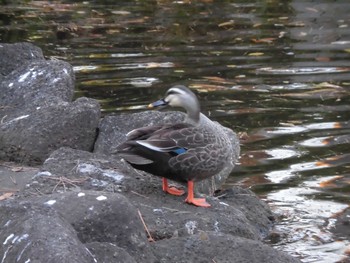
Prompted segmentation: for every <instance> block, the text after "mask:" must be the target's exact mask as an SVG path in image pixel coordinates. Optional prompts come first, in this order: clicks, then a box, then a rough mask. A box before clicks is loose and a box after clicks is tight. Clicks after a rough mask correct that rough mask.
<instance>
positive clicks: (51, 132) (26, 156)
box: [0, 98, 100, 164]
mask: <svg viewBox="0 0 350 263" xmlns="http://www.w3.org/2000/svg"><path fill="white" fill-rule="evenodd" d="M99 118H100V109H99V105H98V103H97V102H96V101H95V100H91V99H87V98H79V99H78V100H76V101H74V102H73V103H67V102H63V101H58V102H57V103H52V104H49V105H42V106H40V107H38V108H35V109H33V108H27V109H26V111H25V112H23V113H22V115H21V116H18V117H15V118H11V119H8V118H5V119H4V118H3V120H4V121H3V122H2V123H1V124H0V149H1V151H0V159H3V160H11V161H18V162H22V163H28V164H36V163H41V162H43V161H44V160H45V158H47V157H48V156H49V154H50V153H51V152H52V151H54V150H56V149H58V148H60V147H62V146H70V147H73V148H77V149H82V150H86V151H91V150H92V149H93V145H94V139H95V136H96V127H97V125H98V121H99Z"/></svg>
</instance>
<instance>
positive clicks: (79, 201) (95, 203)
mask: <svg viewBox="0 0 350 263" xmlns="http://www.w3.org/2000/svg"><path fill="white" fill-rule="evenodd" d="M33 202H36V203H38V205H41V204H46V205H50V206H51V207H52V208H53V209H55V210H56V211H58V212H59V213H60V214H61V215H62V217H64V219H65V220H66V221H67V222H68V223H69V224H70V225H72V227H73V228H74V229H75V230H76V231H77V235H78V237H79V239H80V241H81V242H83V243H84V244H85V243H92V242H99V243H111V244H114V245H115V246H117V247H120V248H123V249H124V250H125V251H126V252H127V253H129V254H130V255H131V256H133V258H134V259H135V260H136V262H154V261H155V258H154V256H153V254H152V252H151V249H150V247H149V242H148V241H147V237H146V235H145V231H144V228H143V226H142V223H141V220H140V217H139V215H138V213H137V210H136V208H135V207H134V206H133V205H132V204H131V203H130V202H129V201H128V199H126V198H125V197H124V196H123V195H120V194H117V193H106V192H100V191H99V192H95V191H80V192H66V193H62V194H53V195H45V196H43V197H39V198H35V199H33ZM102 246H103V245H102ZM94 247H95V250H96V249H97V246H94ZM118 251H119V252H121V250H118ZM111 252H113V253H112V255H113V254H114V253H115V252H116V250H114V249H113V250H111ZM98 253H101V252H98ZM105 253H106V251H105ZM127 253H126V254H127ZM126 254H125V253H121V255H120V256H123V257H124V256H125V257H127V256H126ZM109 257H110V259H112V258H113V257H112V256H111V255H109ZM129 257H130V256H129ZM120 262H124V261H120Z"/></svg>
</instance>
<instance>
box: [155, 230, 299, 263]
mask: <svg viewBox="0 0 350 263" xmlns="http://www.w3.org/2000/svg"><path fill="white" fill-rule="evenodd" d="M154 246H155V248H156V249H155V250H154V251H155V253H156V256H157V258H158V261H159V262H176V263H190V262H220V263H225V262H227V263H235V262H237V263H238V262H239V263H261V262H268V263H281V262H283V263H293V262H294V263H297V262H300V261H299V260H297V259H295V258H293V257H291V256H289V255H286V254H283V253H280V252H278V251H276V250H274V249H272V248H271V247H269V246H267V245H264V244H262V243H260V242H257V241H254V240H249V239H246V238H241V237H234V236H231V235H225V234H222V233H215V232H214V233H213V232H201V233H198V234H195V235H192V236H189V237H184V238H171V239H168V240H162V241H160V242H156V243H155V244H154Z"/></svg>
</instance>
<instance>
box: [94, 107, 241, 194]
mask: <svg viewBox="0 0 350 263" xmlns="http://www.w3.org/2000/svg"><path fill="white" fill-rule="evenodd" d="M184 118H185V114H184V113H182V112H159V111H146V112H140V113H134V114H120V115H117V116H114V115H109V116H106V117H104V118H103V119H102V120H101V123H100V125H99V135H98V138H97V140H96V143H95V148H94V152H96V153H103V154H107V155H111V154H114V155H115V151H116V148H117V146H118V145H119V144H120V143H122V142H124V141H125V140H126V134H127V133H128V132H130V131H131V130H133V129H136V128H140V127H144V126H151V125H159V124H169V123H178V122H182V121H183V120H184ZM218 125H219V127H221V129H223V130H224V131H225V132H226V134H227V135H228V137H229V138H230V140H231V145H228V146H227V147H232V148H233V150H234V151H233V152H234V155H233V156H232V159H231V160H230V161H228V162H227V163H226V166H225V167H224V169H223V170H222V171H221V172H220V173H218V174H217V175H215V176H214V177H212V178H209V179H207V180H204V181H201V182H199V183H196V184H195V187H196V188H195V189H196V191H198V192H201V193H206V194H213V193H214V192H215V191H216V190H218V189H220V188H221V187H222V185H223V184H224V183H225V181H226V179H227V177H228V176H229V175H230V173H231V171H232V169H233V168H234V164H235V163H237V161H238V158H239V152H240V145H239V139H238V137H237V135H236V134H235V133H234V132H233V131H232V130H230V129H228V128H225V127H223V126H221V125H220V124H218ZM116 158H118V156H116Z"/></svg>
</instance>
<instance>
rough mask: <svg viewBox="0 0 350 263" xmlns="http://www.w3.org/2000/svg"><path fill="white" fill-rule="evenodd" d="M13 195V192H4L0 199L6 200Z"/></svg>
mask: <svg viewBox="0 0 350 263" xmlns="http://www.w3.org/2000/svg"><path fill="white" fill-rule="evenodd" d="M12 195H13V193H4V194H2V195H0V201H2V200H5V199H8V198H10V197H11V196H12Z"/></svg>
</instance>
